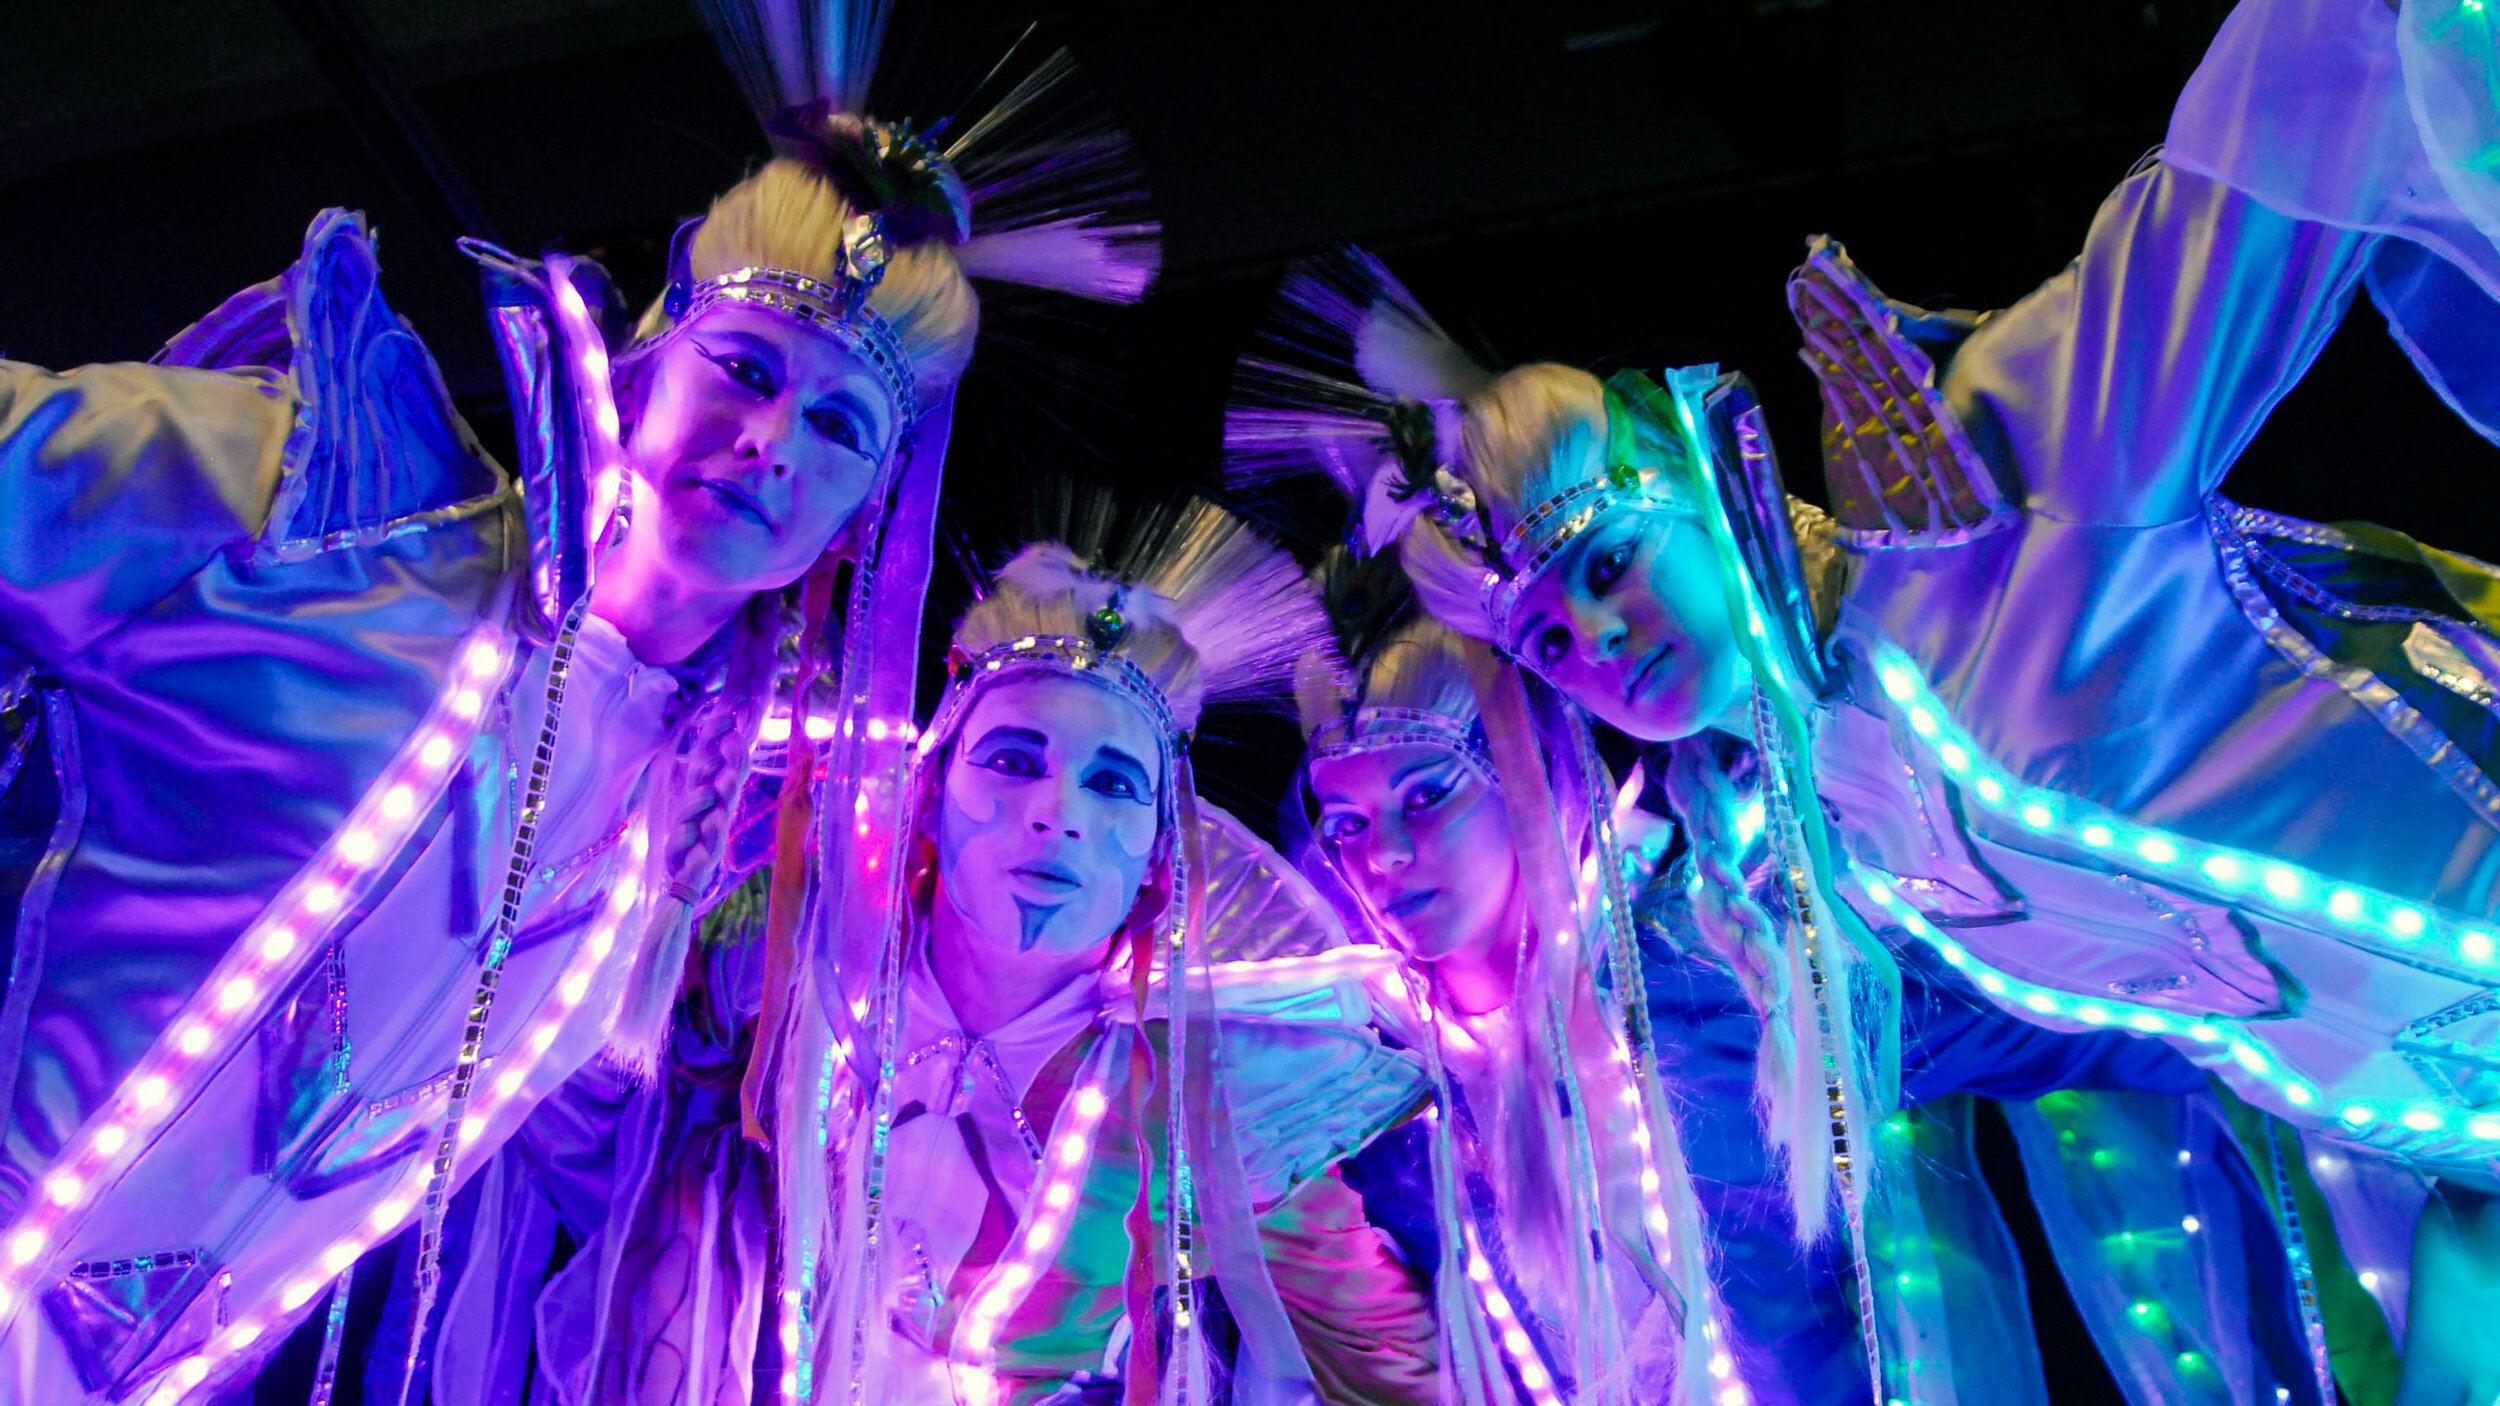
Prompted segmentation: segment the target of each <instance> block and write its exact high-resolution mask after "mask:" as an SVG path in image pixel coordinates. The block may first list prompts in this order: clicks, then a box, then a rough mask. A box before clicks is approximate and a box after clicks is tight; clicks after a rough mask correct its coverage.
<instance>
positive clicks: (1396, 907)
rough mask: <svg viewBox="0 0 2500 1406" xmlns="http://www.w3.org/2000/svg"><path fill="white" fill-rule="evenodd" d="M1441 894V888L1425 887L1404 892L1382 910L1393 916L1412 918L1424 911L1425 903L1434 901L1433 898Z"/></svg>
mask: <svg viewBox="0 0 2500 1406" xmlns="http://www.w3.org/2000/svg"><path fill="white" fill-rule="evenodd" d="M1440 896H1441V890H1439V889H1424V890H1422V891H1420V892H1416V893H1403V894H1400V895H1398V896H1397V897H1396V898H1394V899H1392V900H1390V902H1389V906H1388V907H1386V908H1384V909H1382V910H1381V912H1382V913H1384V914H1385V915H1387V916H1389V917H1392V918H1411V917H1413V916H1415V915H1416V914H1417V913H1420V912H1422V911H1423V909H1424V905H1426V904H1428V903H1430V902H1432V900H1434V899H1436V898H1439V897H1440Z"/></svg>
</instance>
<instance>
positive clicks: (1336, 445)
mask: <svg viewBox="0 0 2500 1406" xmlns="http://www.w3.org/2000/svg"><path fill="white" fill-rule="evenodd" d="M1491 379H1492V378H1491V373H1489V372H1487V371H1486V370H1485V369H1484V367H1483V366H1482V365H1481V363H1479V362H1478V361H1477V360H1476V359H1475V358H1474V357H1472V356H1470V355H1469V354H1468V353H1467V352H1466V351H1465V350H1463V349H1462V348H1460V347H1459V345H1458V344H1457V342H1456V341H1455V340H1453V339H1452V338H1450V336H1449V335H1448V334H1447V333H1445V332H1443V331H1442V330H1441V328H1440V325H1439V324H1438V323H1435V322H1434V321H1433V320H1432V318H1431V317H1430V315H1428V314H1427V313H1425V312H1424V310H1423V308H1422V306H1421V305H1420V304H1419V303H1417V302H1416V301H1415V297H1414V295H1413V294H1411V293H1409V292H1407V291H1406V289H1405V287H1404V286H1403V285H1401V284H1400V283H1398V281H1397V280H1396V279H1395V278H1394V277H1392V276H1391V275H1390V273H1389V271H1388V269H1387V268H1386V267H1384V266H1383V265H1382V264H1381V263H1380V261H1379V260H1378V259H1375V258H1373V257H1372V256H1371V255H1370V254H1368V253H1365V252H1364V251H1362V250H1360V249H1356V248H1353V247H1350V246H1349V247H1345V248H1340V249H1338V250H1335V251H1333V252H1331V253H1329V254H1327V255H1325V256H1322V257H1319V258H1315V259H1309V260H1304V261H1302V262H1300V263H1298V264H1296V265H1295V266H1294V268H1293V270H1292V271H1291V272H1289V273H1288V274H1287V275H1286V278H1285V282H1284V286H1283V287H1282V289H1280V290H1279V293H1278V296H1277V313H1276V316H1275V319H1274V321H1273V323H1272V325H1271V326H1270V327H1269V328H1268V329H1267V331H1266V332H1265V333H1264V334H1263V335H1262V336H1261V338H1260V342H1259V345H1258V346H1257V347H1256V348H1255V349H1254V350H1253V351H1251V352H1250V353H1248V354H1246V355H1245V356H1243V357H1242V359H1241V360H1240V362H1239V363H1237V364H1236V366H1235V369H1234V376H1233V402H1232V405H1231V406H1230V407H1229V408H1228V409H1227V411H1226V412H1225V417H1224V452H1225V472H1226V474H1227V476H1228V477H1229V478H1230V479H1231V480H1232V481H1233V482H1235V483H1237V484H1255V483H1273V482H1275V481H1277V480H1281V479H1285V478H1290V477H1294V476H1297V475H1302V474H1310V473H1319V474H1325V475H1326V476H1327V477H1328V479H1329V481H1330V482H1332V483H1334V484H1335V485H1336V486H1337V489H1338V491H1339V492H1340V493H1342V494H1344V495H1345V497H1346V498H1347V499H1348V500H1349V501H1350V502H1351V503H1352V504H1353V506H1354V508H1355V510H1356V517H1357V521H1358V523H1359V527H1360V532H1359V535H1358V536H1357V538H1356V540H1358V541H1360V542H1362V543H1363V544H1364V547H1365V549H1366V550H1367V551H1373V552H1377V551H1380V550H1382V549H1383V548H1385V547H1386V546H1387V545H1388V544H1389V543H1391V542H1394V541H1396V540H1398V539H1399V538H1400V537H1401V536H1403V535H1404V534H1405V532H1406V530H1407V528H1408V527H1409V526H1410V525H1411V524H1412V523H1413V522H1414V520H1415V517H1416V515H1417V514H1418V513H1421V512H1423V511H1425V510H1426V509H1433V510H1435V511H1437V512H1439V513H1440V514H1442V515H1443V516H1444V517H1449V518H1453V519H1454V520H1456V521H1459V522H1461V523H1462V524H1463V523H1464V522H1465V521H1466V520H1467V519H1468V518H1469V517H1471V515H1472V513H1473V499H1472V497H1471V496H1469V494H1468V492H1467V489H1466V486H1465V483H1464V481H1463V480H1462V479H1460V478H1459V477H1458V476H1457V475H1455V474H1453V473H1451V472H1449V469H1448V465H1449V464H1450V462H1451V461H1452V460H1453V458H1454V457H1455V456H1456V454H1457V451H1458V445H1459V434H1458V428H1459V422H1460V411H1459V401H1460V400H1461V399H1462V398H1463V397H1465V396H1466V395H1467V394H1469V393H1471V392H1472V391H1474V390H1475V389H1477V388H1478V387H1480V386H1482V385H1484V384H1485V383H1487V382H1488V381H1490V380H1491Z"/></svg>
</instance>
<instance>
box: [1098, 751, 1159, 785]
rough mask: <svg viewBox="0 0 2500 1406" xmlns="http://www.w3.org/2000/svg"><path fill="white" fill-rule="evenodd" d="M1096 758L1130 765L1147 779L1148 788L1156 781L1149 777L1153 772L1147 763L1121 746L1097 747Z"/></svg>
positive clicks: (1130, 767) (1141, 776) (1143, 778)
mask: <svg viewBox="0 0 2500 1406" xmlns="http://www.w3.org/2000/svg"><path fill="white" fill-rule="evenodd" d="M1094 759H1095V760H1097V761H1107V762H1112V763H1114V764H1117V765H1120V766H1125V767H1128V768H1129V769H1130V770H1132V771H1135V772H1136V773H1137V775H1138V777H1139V779H1141V780H1146V784H1147V788H1148V789H1149V790H1151V789H1153V786H1154V783H1153V782H1152V781H1151V780H1149V779H1147V778H1149V777H1150V775H1151V773H1149V772H1148V771H1147V770H1146V764H1145V763H1144V762H1141V761H1139V760H1137V759H1136V758H1135V757H1132V756H1130V755H1129V754H1128V753H1126V752H1123V751H1121V750H1120V749H1119V748H1117V747H1110V746H1104V747H1097V748H1095V749H1094Z"/></svg>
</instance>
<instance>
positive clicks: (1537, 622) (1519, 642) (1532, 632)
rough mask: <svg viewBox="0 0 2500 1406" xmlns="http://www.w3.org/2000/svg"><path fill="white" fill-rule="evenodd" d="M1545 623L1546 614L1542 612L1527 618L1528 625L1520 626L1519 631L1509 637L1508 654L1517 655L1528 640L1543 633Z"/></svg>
mask: <svg viewBox="0 0 2500 1406" xmlns="http://www.w3.org/2000/svg"><path fill="white" fill-rule="evenodd" d="M1547 623H1548V621H1547V619H1546V612H1544V611H1542V610H1540V611H1538V612H1537V613H1536V614H1534V615H1531V616H1529V617H1528V623H1527V624H1525V625H1522V626H1520V627H1519V629H1518V630H1517V631H1516V632H1515V633H1513V634H1512V635H1511V637H1510V652H1511V653H1513V654H1517V653H1519V652H1520V651H1521V650H1522V649H1523V648H1525V647H1526V645H1527V642H1528V641H1529V640H1531V639H1534V638H1535V637H1537V636H1538V635H1541V634H1543V633H1545V626H1546V625H1547Z"/></svg>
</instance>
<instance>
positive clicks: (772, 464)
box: [627, 303, 897, 594]
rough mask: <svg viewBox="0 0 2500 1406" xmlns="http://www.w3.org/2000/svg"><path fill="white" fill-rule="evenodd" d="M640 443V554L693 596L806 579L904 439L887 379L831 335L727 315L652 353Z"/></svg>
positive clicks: (636, 540) (754, 315)
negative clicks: (895, 444)
mask: <svg viewBox="0 0 2500 1406" xmlns="http://www.w3.org/2000/svg"><path fill="white" fill-rule="evenodd" d="M640 389H641V397H640V402H639V405H638V407H637V409H636V410H635V413H634V422H633V427H632V429H631V431H630V433H629V436H628V444H627V447H628V449H629V450H630V451H631V452H632V455H633V459H634V462H635V463H636V464H637V465H638V466H639V467H640V473H639V474H638V475H637V476H636V477H635V481H634V484H633V493H634V500H633V513H634V518H633V522H634V527H633V537H632V542H633V549H635V550H640V551H648V552H652V553H655V554H656V556H657V558H658V560H657V561H656V562H655V563H654V564H655V565H657V566H659V567H660V568H661V569H662V570H663V571H665V572H666V573H667V574H669V575H671V576H674V577H677V578H679V579H680V580H681V582H682V583H683V585H684V586H686V587H687V588H688V589H689V590H690V591H692V592H695V593H699V594H727V593H735V592H745V593H749V594H752V593H754V592H756V591H763V590H772V589H776V588H778V587H781V586H786V585H788V584H789V583H790V582H792V581H795V580H797V579H798V578H799V577H800V576H802V575H804V574H805V573H806V572H807V570H808V568H809V567H811V566H813V565H814V564H815V563H816V561H817V560H818V559H819V558H820V557H822V556H823V555H824V553H825V551H826V549H827V548H828V547H830V546H831V545H832V544H833V542H834V540H835V538H836V537H837V536H839V535H840V534H841V533H842V531H843V530H844V529H845V528H847V527H849V526H850V523H851V520H852V518H853V517H854V516H856V515H857V513H858V511H859V507H860V504H861V503H862V502H863V501H864V500H865V499H866V498H867V496H868V493H869V490H870V488H871V487H872V486H873V485H874V483H875V481H876V476H877V466H878V465H879V464H880V463H881V462H882V461H883V460H884V458H885V455H886V453H887V452H888V450H889V448H890V446H891V445H892V443H893V440H894V438H895V435H896V433H897V426H896V423H895V420H896V414H895V409H894V406H893V404H892V402H891V401H890V400H889V399H888V396H887V391H886V388H885V379H884V378H883V377H882V376H880V375H878V374H877V373H876V371H875V370H874V369H873V368H872V367H870V366H869V364H868V363H867V362H866V361H864V360H862V359H861V358H860V357H859V356H857V355H855V354H854V353H852V352H851V351H850V350H849V349H848V348H846V347H844V346H843V345H842V344H841V343H839V342H837V341H835V340H834V339H833V338H832V337H831V336H829V335H827V334H825V333H823V332H820V331H817V330H815V329H812V328H808V327H804V326H801V325H799V324H798V323H796V322H793V321H791V320H790V319H789V318H786V317H783V316H781V315H779V314H777V313H774V312H770V311H767V310H765V309H762V308H752V307H744V306H740V305H738V304H735V303H725V304H716V305H714V306H712V307H709V308H706V309H705V310H704V311H702V312H701V313H699V314H697V315H696V317H695V320H694V321H693V322H691V323H689V324H688V325H687V326H686V328H685V329H684V330H683V331H681V332H680V333H678V335H677V336H675V337H673V338H671V339H670V340H669V342H668V343H667V344H666V345H665V346H662V347H660V348H659V349H657V350H656V351H654V352H653V353H652V354H651V357H650V359H649V361H648V362H647V363H645V365H644V366H643V368H642V371H641V377H640Z"/></svg>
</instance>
